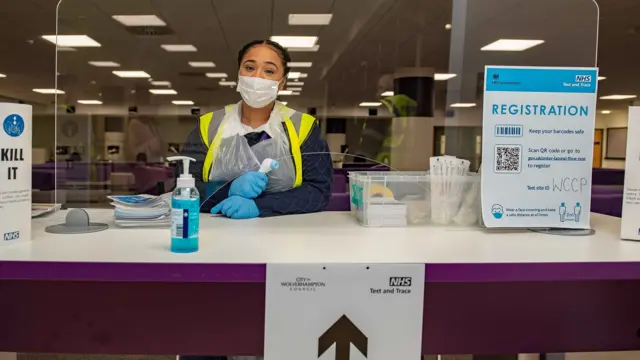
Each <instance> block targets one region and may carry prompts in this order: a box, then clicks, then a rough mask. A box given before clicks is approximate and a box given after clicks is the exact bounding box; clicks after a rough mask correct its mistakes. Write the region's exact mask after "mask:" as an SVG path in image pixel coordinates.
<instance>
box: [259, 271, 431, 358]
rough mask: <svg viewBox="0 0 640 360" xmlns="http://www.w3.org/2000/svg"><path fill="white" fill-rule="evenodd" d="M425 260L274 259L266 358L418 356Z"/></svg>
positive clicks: (269, 282) (268, 296) (268, 295)
mask: <svg viewBox="0 0 640 360" xmlns="http://www.w3.org/2000/svg"><path fill="white" fill-rule="evenodd" d="M424 272H425V267H424V265H393V264H384V265H370V266H367V265H355V264H354V265H326V266H323V265H297V264H291V265H288V264H269V265H267V293H266V319H265V349H264V354H265V357H264V358H265V360H300V359H319V360H364V359H369V360H384V359H406V360H419V359H420V358H421V355H420V353H421V350H422V309H423V303H424V275H425V273H424Z"/></svg>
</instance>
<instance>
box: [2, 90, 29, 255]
mask: <svg viewBox="0 0 640 360" xmlns="http://www.w3.org/2000/svg"><path fill="white" fill-rule="evenodd" d="M0 122H1V123H0V125H1V126H2V129H0V236H1V237H0V245H2V244H6V243H11V242H16V241H20V240H31V132H32V128H31V124H32V122H31V106H30V105H22V104H8V103H0Z"/></svg>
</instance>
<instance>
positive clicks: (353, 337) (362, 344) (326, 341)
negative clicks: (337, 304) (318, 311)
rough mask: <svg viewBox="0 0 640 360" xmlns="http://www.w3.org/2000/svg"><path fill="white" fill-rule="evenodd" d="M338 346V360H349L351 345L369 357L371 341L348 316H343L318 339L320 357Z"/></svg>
mask: <svg viewBox="0 0 640 360" xmlns="http://www.w3.org/2000/svg"><path fill="white" fill-rule="evenodd" d="M333 344H336V360H349V359H350V357H351V344H353V345H354V346H355V347H356V349H358V351H360V352H361V353H362V355H364V356H365V357H367V347H368V344H369V339H367V337H366V336H365V335H364V334H363V333H362V331H360V329H358V327H357V326H355V325H354V324H353V323H352V322H351V320H349V318H348V317H347V316H346V315H342V317H340V319H338V321H336V323H335V324H333V325H331V327H330V328H329V329H328V330H327V331H325V332H324V334H322V336H320V338H319V339H318V357H320V356H322V354H324V353H325V352H326V351H327V350H329V348H330V347H331V345H333Z"/></svg>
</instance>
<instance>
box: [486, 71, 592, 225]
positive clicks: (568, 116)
mask: <svg viewBox="0 0 640 360" xmlns="http://www.w3.org/2000/svg"><path fill="white" fill-rule="evenodd" d="M597 84H598V70H597V69H596V68H555V67H554V68H550V67H496V66H487V67H486V69H485V92H484V108H483V129H482V164H483V165H482V216H483V220H484V223H485V225H486V226H487V227H501V228H560V229H589V228H590V226H589V216H590V209H591V168H592V163H593V134H594V127H595V114H596V91H597Z"/></svg>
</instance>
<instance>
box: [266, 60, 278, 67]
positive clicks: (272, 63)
mask: <svg viewBox="0 0 640 360" xmlns="http://www.w3.org/2000/svg"><path fill="white" fill-rule="evenodd" d="M265 64H269V65H273V66H275V67H276V69H278V65H276V63H274V62H271V61H265Z"/></svg>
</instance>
